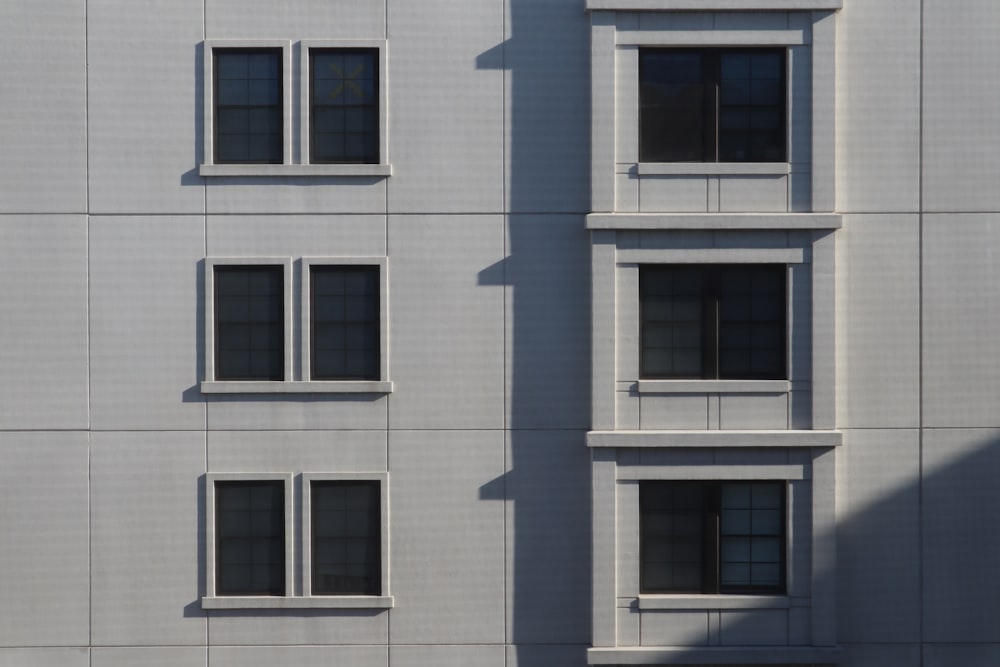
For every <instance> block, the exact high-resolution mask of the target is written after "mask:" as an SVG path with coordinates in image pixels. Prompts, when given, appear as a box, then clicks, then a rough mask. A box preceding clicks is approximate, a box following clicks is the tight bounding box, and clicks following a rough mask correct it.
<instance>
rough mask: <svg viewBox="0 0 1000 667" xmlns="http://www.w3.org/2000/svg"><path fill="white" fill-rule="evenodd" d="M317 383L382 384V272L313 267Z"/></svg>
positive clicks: (312, 355)
mask: <svg viewBox="0 0 1000 667" xmlns="http://www.w3.org/2000/svg"><path fill="white" fill-rule="evenodd" d="M309 280H310V288H309V294H310V304H309V313H310V326H311V336H310V341H311V350H310V359H311V363H312V367H311V377H312V379H313V380H378V379H379V377H380V367H381V346H380V344H379V338H380V330H381V316H380V312H381V308H380V300H381V299H380V296H381V295H380V288H379V282H380V268H379V267H378V266H369V265H320V264H312V265H311V266H310V270H309Z"/></svg>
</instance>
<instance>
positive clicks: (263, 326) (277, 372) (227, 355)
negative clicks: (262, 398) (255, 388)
mask: <svg viewBox="0 0 1000 667" xmlns="http://www.w3.org/2000/svg"><path fill="white" fill-rule="evenodd" d="M283 283H284V270H283V267H281V266H216V267H215V377H216V379H217V380H283V379H284V374H285V373H284V354H285V352H284V351H285V327H284V295H283V293H282V289H283Z"/></svg>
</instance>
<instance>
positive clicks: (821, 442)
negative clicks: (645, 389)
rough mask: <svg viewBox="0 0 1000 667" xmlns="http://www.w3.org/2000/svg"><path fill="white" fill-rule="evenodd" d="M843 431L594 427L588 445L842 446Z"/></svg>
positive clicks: (589, 434)
mask: <svg viewBox="0 0 1000 667" xmlns="http://www.w3.org/2000/svg"><path fill="white" fill-rule="evenodd" d="M843 441H844V436H843V434H842V433H841V432H840V431H806V430H794V431H793V430H788V431H693V430H692V431H590V432H588V433H587V446H588V447H839V446H840V445H841V444H843Z"/></svg>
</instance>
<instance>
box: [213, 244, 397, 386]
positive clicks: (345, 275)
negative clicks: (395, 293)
mask: <svg viewBox="0 0 1000 667" xmlns="http://www.w3.org/2000/svg"><path fill="white" fill-rule="evenodd" d="M206 264H207V266H206V274H207V280H206V283H207V285H208V289H207V290H206V300H207V302H208V307H207V309H206V316H207V318H208V324H209V326H207V327H206V331H207V334H208V335H207V341H206V350H209V354H208V355H207V358H206V377H207V380H206V382H205V383H203V384H202V390H203V391H209V392H212V391H235V390H237V389H239V388H241V387H242V390H247V391H255V390H257V389H259V390H260V391H283V390H287V391H307V390H308V391H339V390H343V391H348V390H352V389H353V390H354V391H374V392H382V391H388V390H389V388H390V387H389V384H388V381H387V374H388V368H387V363H386V337H387V332H386V326H387V309H386V303H385V301H386V271H387V260H386V259H385V258H378V257H375V258H370V259H367V258H337V259H316V258H304V259H302V260H301V261H299V262H296V263H294V266H295V267H296V268H297V269H298V270H297V271H296V270H293V263H292V262H291V261H290V260H288V259H273V260H269V259H260V260H256V259H230V260H223V259H218V260H216V259H210V260H207V262H206ZM296 285H299V286H300V288H299V289H298V291H299V299H298V305H297V310H298V312H299V313H300V314H301V317H300V318H295V317H293V313H295V312H296V308H295V307H293V306H295V304H294V303H293V299H292V294H293V293H294V292H295V288H294V287H295V286H296ZM296 321H297V322H300V323H301V327H300V329H299V332H300V333H299V335H298V336H295V330H294V327H293V322H296ZM293 338H295V339H297V340H296V341H295V342H296V343H298V345H296V346H295V347H296V348H297V349H300V350H301V360H300V361H301V363H299V364H297V365H296V364H295V355H293V344H292V343H293ZM338 387H339V388H338ZM255 388H256V389H255Z"/></svg>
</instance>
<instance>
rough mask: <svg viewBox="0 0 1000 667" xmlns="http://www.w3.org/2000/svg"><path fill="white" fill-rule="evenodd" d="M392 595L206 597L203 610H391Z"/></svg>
mask: <svg viewBox="0 0 1000 667" xmlns="http://www.w3.org/2000/svg"><path fill="white" fill-rule="evenodd" d="M394 605H395V600H394V598H393V597H392V596H391V595H336V596H334V595H330V596H323V595H313V596H303V597H277V596H275V597H268V596H232V597H215V596H205V597H203V598H202V599H201V608H202V609H391V608H392V607H393V606H394Z"/></svg>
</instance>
